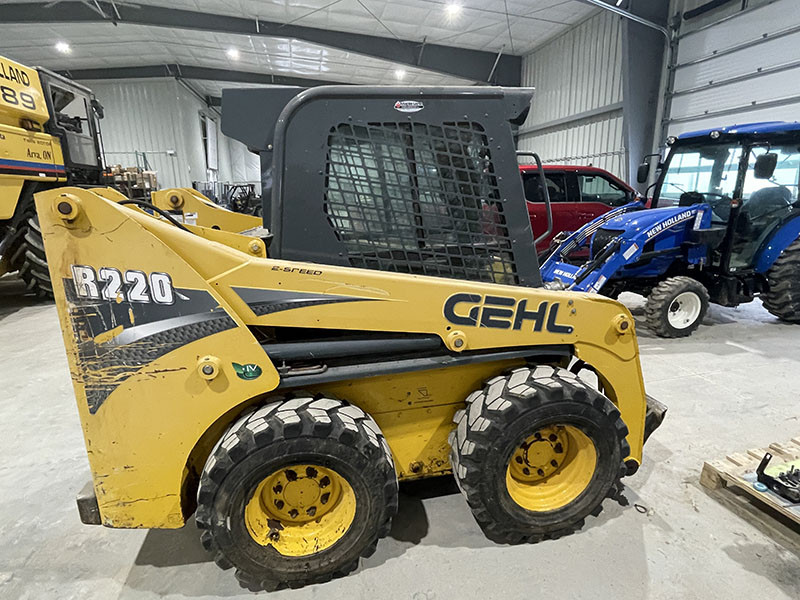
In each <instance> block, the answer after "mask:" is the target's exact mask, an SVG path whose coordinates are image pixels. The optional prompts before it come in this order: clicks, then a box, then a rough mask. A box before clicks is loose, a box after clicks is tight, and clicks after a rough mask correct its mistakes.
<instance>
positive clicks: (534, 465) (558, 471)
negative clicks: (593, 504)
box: [506, 425, 597, 512]
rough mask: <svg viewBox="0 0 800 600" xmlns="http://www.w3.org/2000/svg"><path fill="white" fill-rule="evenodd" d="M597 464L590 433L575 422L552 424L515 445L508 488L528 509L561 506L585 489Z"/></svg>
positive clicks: (508, 474) (507, 482)
mask: <svg viewBox="0 0 800 600" xmlns="http://www.w3.org/2000/svg"><path fill="white" fill-rule="evenodd" d="M596 466H597V450H596V449H595V446H594V443H593V442H592V440H591V439H590V438H589V436H587V435H586V433H584V432H583V431H582V430H581V429H579V428H578V427H576V426H574V425H550V426H547V427H543V428H541V429H538V430H536V431H535V432H534V433H533V435H531V436H529V437H527V438H525V439H524V440H523V441H522V442H521V443H520V444H519V445H518V446H517V447H516V448H515V449H514V452H513V453H512V455H511V459H510V460H509V462H508V469H507V471H506V489H507V491H508V495H509V496H510V497H511V499H512V500H513V501H514V502H516V503H517V504H518V505H519V506H520V507H522V508H524V509H525V510H529V511H534V512H546V511H551V510H557V509H559V508H561V507H563V506H565V505H567V504H569V503H570V502H572V501H573V500H574V499H575V498H577V497H578V496H580V495H581V494H582V493H583V491H584V490H585V489H586V488H587V487H588V486H589V484H590V482H591V481H592V477H593V476H594V473H595V468H596Z"/></svg>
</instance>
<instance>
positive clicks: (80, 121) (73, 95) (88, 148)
mask: <svg viewBox="0 0 800 600" xmlns="http://www.w3.org/2000/svg"><path fill="white" fill-rule="evenodd" d="M38 72H39V77H40V79H41V82H42V89H43V91H44V95H45V99H46V102H47V108H48V112H49V113H50V115H51V118H50V120H49V121H48V122H47V125H46V126H45V131H46V132H47V133H49V134H51V135H53V136H56V137H58V138H59V139H60V140H61V149H62V152H63V154H64V163H65V166H66V167H67V173H69V174H70V178H71V179H72V181H71V182H70V183H99V180H100V174H101V172H102V169H103V160H102V145H101V141H100V127H99V119H102V118H103V107H102V106H101V105H100V103H99V102H98V101H97V100H96V99H95V97H94V94H92V91H91V90H90V89H89V88H87V87H84V86H82V85H80V84H79V83H76V82H74V81H72V80H71V79H67V78H66V77H62V76H61V75H58V74H57V73H53V72H52V71H48V70H47V69H43V68H41V67H40V68H39V69H38Z"/></svg>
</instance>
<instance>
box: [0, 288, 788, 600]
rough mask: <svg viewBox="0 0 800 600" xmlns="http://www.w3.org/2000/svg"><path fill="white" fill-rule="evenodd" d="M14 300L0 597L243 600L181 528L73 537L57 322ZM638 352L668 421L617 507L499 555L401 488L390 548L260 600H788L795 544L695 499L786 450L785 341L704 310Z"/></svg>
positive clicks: (3, 295) (445, 495) (427, 497)
mask: <svg viewBox="0 0 800 600" xmlns="http://www.w3.org/2000/svg"><path fill="white" fill-rule="evenodd" d="M17 291H18V287H17V286H16V284H15V283H14V282H9V281H8V280H2V279H0V348H2V353H1V354H0V390H2V400H0V456H2V457H3V458H2V462H0V540H2V541H0V598H4V599H17V598H19V599H23V598H24V599H36V600H39V599H50V598H53V599H55V598H58V599H67V598H75V599H81V600H83V599H95V598H102V599H105V598H109V599H112V598H113V599H126V600H128V599H137V600H139V599H150V598H172V599H177V598H192V599H194V598H237V597H241V598H246V597H252V594H250V593H249V592H246V591H244V590H242V589H241V588H239V586H238V584H237V583H236V581H235V579H234V578H233V574H232V573H231V572H223V571H220V570H219V569H217V567H216V566H215V565H214V564H213V563H212V562H210V561H209V559H208V557H207V556H206V554H205V552H204V551H203V549H202V547H201V546H200V543H199V540H198V535H197V530H196V528H195V527H194V523H189V524H188V525H187V526H186V527H185V528H183V529H181V530H176V531H122V530H110V529H104V528H102V527H89V526H84V525H81V523H80V521H79V520H78V514H77V511H76V509H75V503H74V497H75V494H76V493H77V492H78V490H79V489H80V488H81V486H82V485H83V483H84V482H85V481H87V480H88V479H89V469H88V464H87V461H86V454H85V450H84V444H83V439H82V435H81V430H80V425H79V422H78V417H77V411H76V409H75V406H74V399H73V395H72V388H71V385H70V379H69V374H68V370H67V363H66V359H65V355H64V349H63V346H62V342H61V333H60V330H59V326H58V322H57V318H56V311H55V308H54V306H53V305H52V304H46V303H45V304H42V303H35V302H33V301H30V300H27V299H23V298H19V297H18V296H17V295H16V292H17ZM623 300H625V301H626V302H632V306H633V307H635V306H636V298H635V297H631V298H623ZM640 343H641V347H642V363H643V366H644V371H645V378H646V384H647V389H648V392H649V393H650V394H652V395H653V396H655V397H656V398H659V399H660V400H661V401H663V402H664V403H666V404H667V405H668V406H669V409H670V412H669V414H668V416H667V420H666V421H665V423H664V425H663V426H662V428H661V429H659V430H658V431H657V432H656V433H655V435H654V436H653V437H652V438H651V440H650V441H649V442H648V444H647V446H646V448H645V464H644V466H643V467H642V468H641V469H640V471H639V473H637V474H636V475H635V476H633V477H631V478H628V479H626V480H625V481H626V483H627V485H628V488H627V491H626V496H627V498H628V500H629V501H630V505H629V506H627V507H622V506H620V505H618V504H616V503H613V502H612V501H610V500H609V501H607V502H606V505H605V510H604V512H603V513H602V514H601V516H600V517H599V518H590V519H589V520H588V521H587V524H586V527H585V528H584V529H583V530H582V531H581V532H579V533H577V534H575V535H573V536H570V537H567V538H564V539H561V540H557V541H548V542H544V543H541V544H536V545H523V546H516V547H510V546H498V545H495V544H492V543H491V542H489V541H488V540H486V539H485V538H484V537H483V535H482V534H481V532H480V530H479V529H478V526H477V525H476V524H475V522H474V521H473V519H472V516H471V515H470V512H469V510H468V508H467V505H466V504H465V502H464V501H463V500H462V498H461V496H460V495H459V494H458V492H457V490H456V488H455V486H454V484H453V482H452V480H451V479H450V478H442V479H439V480H436V481H430V482H424V483H421V484H416V485H412V486H405V487H403V488H402V495H401V501H400V513H399V515H398V516H397V517H396V519H395V521H394V523H395V524H394V528H393V530H392V533H391V536H390V537H388V538H386V539H384V540H381V542H380V543H379V545H378V551H377V552H376V554H375V555H374V556H372V557H371V558H370V559H369V560H366V561H363V562H362V565H361V567H360V569H359V570H358V571H357V572H356V573H355V574H353V575H351V576H349V577H346V578H344V579H339V580H336V581H334V582H331V583H329V584H325V585H318V586H311V587H308V588H305V589H302V590H286V591H281V592H277V593H274V594H272V595H270V596H269V597H270V598H275V599H292V600H299V599H307V598H323V597H324V598H348V599H353V600H355V599H360V598H364V599H374V598H381V599H383V598H402V599H408V600H434V599H435V600H444V599H450V598H459V599H465V600H467V599H471V598H481V599H486V598H500V597H503V598H509V599H510V598H529V597H530V596H531V594H532V593H533V594H536V595H541V597H559V598H572V599H578V598H592V599H597V598H614V599H615V600H627V599H634V598H637V599H638V598H676V599H677V598H680V599H687V598H709V597H719V598H745V597H764V598H770V599H772V600H777V599H781V598H795V599H798V598H800V533H799V532H798V529H797V528H791V527H789V526H787V525H786V524H784V523H782V522H780V521H779V520H777V519H776V518H774V517H773V516H771V515H768V514H765V513H764V512H763V511H761V510H759V509H758V508H757V507H755V506H753V505H752V504H750V503H749V502H748V501H747V500H746V499H745V498H744V497H742V496H738V495H736V494H733V493H731V492H729V491H726V490H723V491H722V492H716V493H714V494H713V495H709V494H708V493H707V492H706V491H705V490H704V489H703V488H701V487H700V485H699V483H698V477H699V475H700V469H701V467H702V464H703V460H704V459H713V458H718V457H721V456H723V455H725V454H727V453H731V452H734V451H740V450H743V449H746V448H751V447H756V446H761V445H766V444H768V443H770V442H773V441H785V440H788V439H790V438H792V437H796V436H797V435H799V434H800V404H799V403H798V391H797V390H798V388H800V368H799V367H800V353H798V349H800V327H797V326H787V325H783V324H780V323H778V322H777V321H776V320H775V319H773V318H772V317H771V316H770V315H769V314H768V313H767V312H766V311H764V310H763V309H762V308H761V306H760V304H759V303H757V302H756V303H753V304H751V305H747V306H743V307H741V308H739V309H736V310H733V309H723V308H720V307H712V309H711V311H710V314H709V317H708V318H707V320H706V324H704V325H703V326H702V327H701V328H700V330H699V331H698V332H696V333H695V334H694V335H693V336H692V337H691V338H690V339H685V340H662V339H658V338H655V337H653V336H652V335H650V334H649V332H647V331H646V330H642V331H641V333H640ZM634 505H639V507H640V509H641V510H643V511H644V512H640V511H639V510H637V508H636V507H635V506H634ZM642 507H643V508H642Z"/></svg>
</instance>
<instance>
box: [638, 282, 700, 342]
mask: <svg viewBox="0 0 800 600" xmlns="http://www.w3.org/2000/svg"><path fill="white" fill-rule="evenodd" d="M708 302H709V296H708V290H706V288H705V286H704V285H703V284H702V283H700V282H699V281H697V280H696V279H692V278H691V277H686V276H683V275H681V276H678V277H670V278H669V279H665V280H664V281H662V282H660V283H659V284H658V285H656V286H655V287H654V288H653V290H652V291H651V292H650V295H649V296H648V297H647V305H646V306H645V320H646V323H647V327H648V328H649V329H650V330H651V331H653V332H654V333H655V334H656V335H658V336H660V337H665V338H678V337H686V336H688V335H691V334H692V332H693V331H694V330H695V329H697V328H698V327H700V323H702V322H703V318H704V317H705V316H706V313H707V312H708ZM681 315H685V316H686V318H682V317H681Z"/></svg>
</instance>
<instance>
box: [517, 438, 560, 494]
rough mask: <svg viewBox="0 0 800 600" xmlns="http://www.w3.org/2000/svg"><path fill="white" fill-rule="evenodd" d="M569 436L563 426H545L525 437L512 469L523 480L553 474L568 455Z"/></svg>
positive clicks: (542, 477)
mask: <svg viewBox="0 0 800 600" xmlns="http://www.w3.org/2000/svg"><path fill="white" fill-rule="evenodd" d="M568 444H569V438H568V436H567V435H566V433H565V431H564V428H563V427H544V428H542V429H540V430H538V431H537V432H535V433H534V434H533V435H532V436H530V437H529V438H527V439H525V441H523V442H522V444H521V445H520V446H519V448H517V450H516V451H515V452H514V456H513V458H512V462H511V469H512V472H513V474H514V476H516V477H517V478H518V479H520V480H522V481H537V480H540V479H544V478H546V477H548V476H550V475H552V474H553V473H554V472H555V471H557V470H558V468H559V467H560V466H561V464H562V463H563V462H564V458H565V457H566V456H567V449H568Z"/></svg>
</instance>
